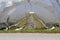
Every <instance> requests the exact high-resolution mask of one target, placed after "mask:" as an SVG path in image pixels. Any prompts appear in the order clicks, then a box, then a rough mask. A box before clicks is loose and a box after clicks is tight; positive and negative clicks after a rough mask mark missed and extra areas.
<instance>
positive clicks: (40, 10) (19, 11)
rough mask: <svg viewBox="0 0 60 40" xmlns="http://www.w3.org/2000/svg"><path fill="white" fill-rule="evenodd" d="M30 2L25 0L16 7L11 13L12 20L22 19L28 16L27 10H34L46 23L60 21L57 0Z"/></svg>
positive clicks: (59, 8) (33, 0) (34, 0)
mask: <svg viewBox="0 0 60 40" xmlns="http://www.w3.org/2000/svg"><path fill="white" fill-rule="evenodd" d="M30 3H31V5H30V4H29V3H28V2H27V0H25V1H23V3H21V4H20V5H18V6H17V7H15V11H13V12H11V14H10V15H9V16H10V20H14V19H15V20H20V19H21V18H23V17H25V16H26V14H25V12H26V13H28V12H31V11H33V12H35V13H36V15H37V16H38V17H39V18H40V19H41V20H43V21H44V22H45V23H60V16H59V13H60V7H59V5H58V4H57V2H56V0H53V1H52V0H31V1H30ZM9 10H10V11H11V9H9ZM57 10H58V11H57ZM6 12H7V11H6Z"/></svg>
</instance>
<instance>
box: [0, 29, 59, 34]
mask: <svg viewBox="0 0 60 40" xmlns="http://www.w3.org/2000/svg"><path fill="white" fill-rule="evenodd" d="M0 33H60V30H47V29H44V30H43V29H40V30H19V31H15V30H7V31H4V30H0Z"/></svg>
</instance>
